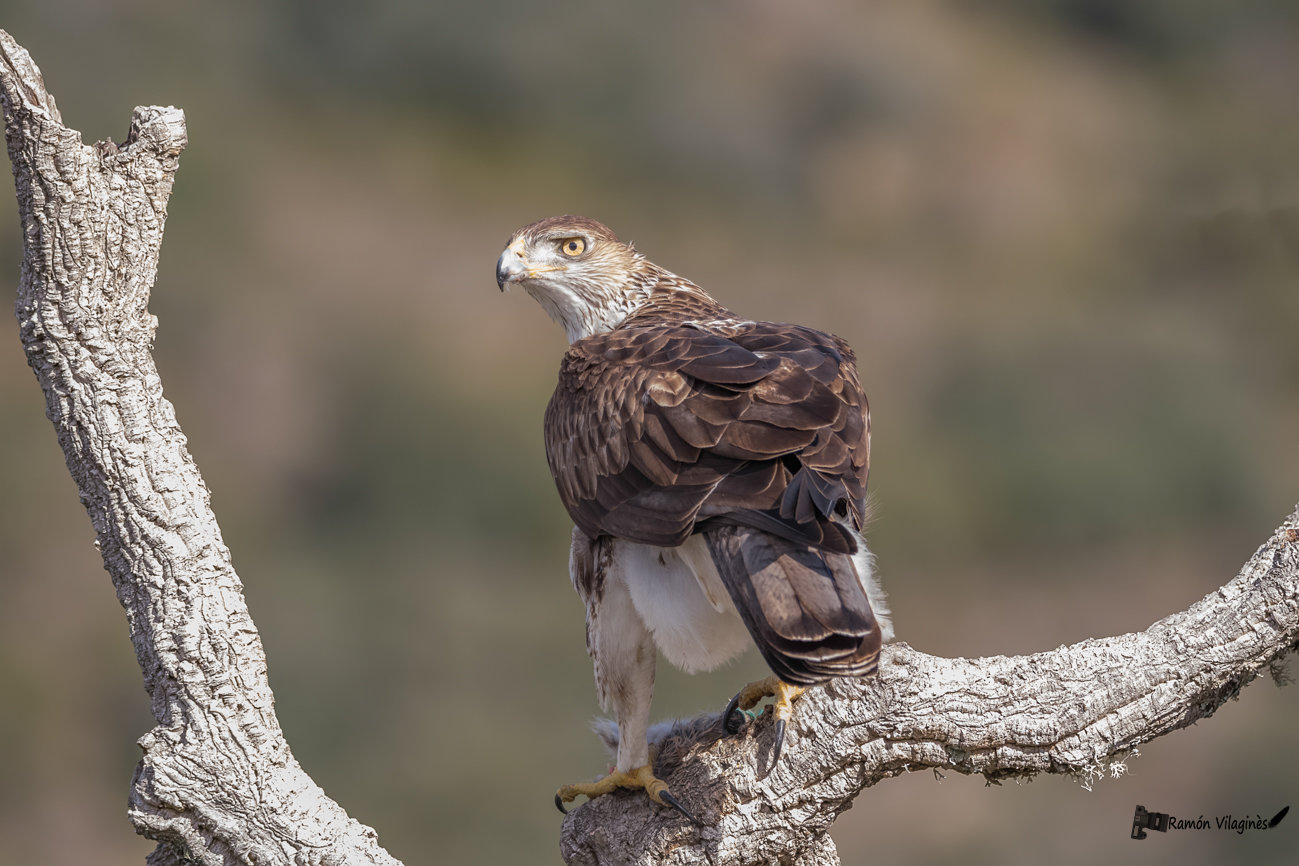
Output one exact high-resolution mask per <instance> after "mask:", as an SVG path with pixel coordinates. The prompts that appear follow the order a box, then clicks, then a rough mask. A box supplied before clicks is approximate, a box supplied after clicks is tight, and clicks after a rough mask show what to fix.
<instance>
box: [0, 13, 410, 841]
mask: <svg viewBox="0 0 1299 866" xmlns="http://www.w3.org/2000/svg"><path fill="white" fill-rule="evenodd" d="M0 95H2V97H3V103H4V119H5V137H6V140H7V142H8V145H9V158H10V159H11V160H12V161H13V167H14V181H15V185H16V187H17V192H18V210H19V217H20V220H21V224H22V228H23V263H22V275H21V279H20V282H19V286H18V302H17V305H16V313H17V315H18V321H19V324H20V331H21V336H22V342H23V347H24V348H25V349H26V351H27V359H28V362H29V363H30V364H31V366H32V369H33V370H34V371H35V372H36V378H37V379H38V380H39V381H40V384H41V387H42V388H43V389H44V391H45V400H46V406H47V414H48V415H49V418H50V420H51V421H53V422H54V428H55V430H56V431H57V433H58V438H59V444H60V445H61V446H62V447H63V453H64V455H65V457H66V459H67V464H68V470H69V471H70V472H71V473H72V477H73V479H74V480H75V481H76V483H77V487H78V489H79V490H80V491H81V501H82V503H84V504H85V506H86V510H87V511H88V512H89V514H90V520H91V523H93V524H94V527H95V533H96V536H97V544H98V546H99V548H100V552H101V553H102V554H103V557H104V564H105V566H106V567H107V569H108V572H109V574H110V575H112V578H113V584H114V586H116V588H117V597H118V599H119V600H120V601H121V603H122V606H123V607H124V608H125V609H126V618H127V622H128V623H129V625H130V630H131V641H132V643H134V645H135V653H136V657H137V658H138V659H139V662H140V667H141V669H142V670H143V672H144V684H145V688H146V689H147V690H148V692H149V695H150V696H151V698H152V701H153V715H154V718H155V719H157V721H158V726H157V727H155V728H154V729H153V730H152V731H150V732H149V733H147V734H146V735H145V736H144V737H143V738H141V740H140V747H141V748H142V749H143V750H144V757H143V758H142V759H141V761H140V765H139V768H138V769H137V770H136V773H135V778H134V780H133V782H132V785H131V793H130V818H131V822H132V823H133V824H134V825H135V829H136V831H137V832H139V833H141V834H143V835H145V836H147V837H149V838H151V839H156V840H158V842H159V843H160V844H159V846H158V848H157V849H156V850H155V851H154V853H153V854H152V855H150V857H149V862H150V863H154V864H170V863H180V862H182V861H193V862H198V863H203V864H222V863H247V864H253V863H257V864H275V863H282V864H286V866H288V864H293V866H304V864H343V863H349V864H350V863H357V864H360V863H375V864H397V863H398V861H396V860H395V859H393V858H392V857H391V856H390V855H389V854H388V853H387V852H386V851H384V850H383V848H381V847H380V846H379V843H378V841H377V838H376V836H375V833H374V831H373V830H371V829H370V828H368V827H365V826H363V825H361V824H359V823H357V822H356V821H354V820H352V819H351V818H349V817H348V815H347V813H346V812H344V811H343V809H342V808H341V807H340V806H339V805H338V804H337V803H335V802H334V801H333V800H330V799H329V798H328V797H327V796H325V793H324V792H323V791H322V790H321V789H320V788H319V787H318V786H317V785H316V784H315V783H314V782H312V781H311V778H310V777H309V776H307V774H306V773H305V772H303V770H302V768H301V767H300V766H298V763H297V761H295V760H294V758H293V754H292V753H291V752H290V751H289V746H288V744H287V743H286V742H285V741H284V735H283V733H282V732H281V731H280V725H279V721H278V720H277V719H276V717H275V708H274V698H273V696H272V695H271V689H270V686H269V685H268V683H267V679H266V657H265V655H264V653H263V651H262V644H261V640H260V639H259V637H258V635H257V629H256V628H255V627H254V626H253V621H252V619H251V618H250V617H249V615H248V609H247V607H246V606H245V604H244V597H243V587H242V586H241V584H240V582H239V577H238V576H237V575H236V574H235V572H234V569H233V568H232V567H231V565H230V552H229V551H228V550H227V549H226V546H225V544H224V543H223V542H222V540H221V531H220V529H219V527H218V526H217V522H216V518H215V517H214V516H213V514H212V511H211V509H210V507H209V504H208V490H207V487H206V486H205V485H204V484H203V479H202V478H201V477H200V476H199V472H198V469H197V468H196V467H195V465H194V461H193V460H192V459H191V458H190V455H189V452H188V451H187V450H186V448H185V437H184V435H183V434H182V433H181V430H180V427H179V426H178V425H177V424H176V418H175V413H174V412H173V410H172V406H171V404H170V403H169V402H167V400H166V399H164V398H163V396H162V383H161V381H160V380H159V378H158V372H157V370H156V369H155V367H154V364H153V358H152V357H151V356H150V347H151V344H152V341H153V332H154V329H155V327H156V326H157V320H156V319H155V318H154V317H153V316H152V315H150V314H149V312H148V310H147V303H148V300H149V290H150V288H151V287H152V285H153V281H154V277H155V275H156V272H157V265H158V251H159V247H160V246H161V244H162V232H163V224H164V222H165V219H166V214H167V199H168V197H169V196H170V194H171V185H172V178H173V177H174V176H175V173H176V167H177V160H178V157H179V155H180V152H181V150H183V149H184V147H185V143H186V138H185V116H184V114H183V113H182V112H181V111H179V110H178V109H175V108H159V107H149V108H137V109H136V110H135V113H134V115H133V116H132V118H131V128H130V133H129V134H128V135H127V139H126V142H125V143H124V144H122V145H120V146H118V145H114V144H113V143H111V142H101V143H99V144H97V145H94V146H93V147H87V146H85V145H83V144H82V143H81V135H80V133H78V132H75V131H74V130H71V129H68V128H66V127H64V126H63V125H62V121H61V118H60V117H59V111H58V108H57V107H56V106H55V104H54V98H53V97H52V96H51V95H50V94H49V93H48V92H46V90H45V84H44V82H43V80H42V79H41V74H40V70H39V69H37V68H36V65H35V64H34V63H33V62H32V59H31V57H30V56H29V55H28V54H27V52H26V51H25V50H23V48H21V47H20V46H19V45H18V44H17V43H15V42H14V41H13V39H12V38H11V37H10V36H9V34H7V33H5V32H3V31H0Z"/></svg>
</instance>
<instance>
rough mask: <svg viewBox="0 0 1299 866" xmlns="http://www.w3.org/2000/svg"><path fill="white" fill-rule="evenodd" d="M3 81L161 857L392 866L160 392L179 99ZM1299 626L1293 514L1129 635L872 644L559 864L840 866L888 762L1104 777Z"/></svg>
mask: <svg viewBox="0 0 1299 866" xmlns="http://www.w3.org/2000/svg"><path fill="white" fill-rule="evenodd" d="M0 97H2V98H3V105H4V117H5V133H6V139H7V141H8V147H9V155H10V159H11V160H12V161H13V165H14V177H15V185H16V187H17V194H18V205H19V212H20V218H21V224H22V226H23V239H24V258H23V265H22V274H21V280H20V285H19V291H18V303H17V307H16V312H17V315H18V319H19V322H20V326H21V327H20V330H21V337H22V341H23V345H24V347H25V348H26V351H27V356H28V359H29V361H30V363H31V366H32V369H33V370H34V371H35V373H36V376H37V379H38V380H39V381H40V384H41V387H42V388H43V389H44V392H45V395H46V401H47V407H48V410H47V411H48V414H49V417H50V419H51V421H52V422H53V423H54V426H55V430H56V431H57V434H58V438H59V443H60V445H61V446H62V447H63V451H64V454H65V456H66V458H67V463H68V469H69V471H70V472H71V474H72V477H73V478H74V479H75V481H76V483H77V485H78V488H79V489H80V492H81V498H82V501H83V502H84V503H85V505H86V509H87V511H88V512H89V515H90V519H91V522H92V523H93V524H94V528H95V532H96V535H97V540H98V544H99V547H100V549H101V551H102V553H103V556H104V563H105V565H106V567H107V569H108V572H109V574H110V575H111V576H112V579H113V582H114V585H115V586H116V588H117V593H118V598H119V599H120V600H121V603H122V606H123V607H124V608H125V610H126V614H127V621H128V624H129V626H130V632H131V639H132V641H133V643H134V645H135V649H136V654H137V657H138V659H139V662H140V666H141V669H142V670H143V672H144V680H145V686H146V688H147V690H148V691H149V694H150V696H151V698H152V702H153V713H154V716H155V718H156V719H157V721H158V725H157V727H156V728H154V729H153V730H152V731H151V732H149V733H148V734H146V735H145V736H144V737H143V738H142V739H141V741H140V745H141V748H142V749H143V751H144V756H143V758H142V759H141V762H140V766H139V768H138V770H137V772H136V774H135V779H134V780H133V783H132V788H131V795H130V818H131V821H132V822H133V823H134V825H135V827H136V829H137V831H138V832H140V833H142V834H144V835H145V836H148V837H150V838H153V839H157V840H158V841H159V843H160V844H159V847H158V849H157V850H156V851H155V852H154V854H153V855H151V857H150V862H151V863H154V864H164V863H165V864H172V863H180V862H182V861H186V860H188V861H195V862H200V863H204V864H221V863H231V864H233V863H247V864H252V863H259V864H266V863H284V864H290V863H292V864H295V866H297V864H336V863H337V864H341V863H381V864H396V863H397V861H396V860H394V859H393V858H392V857H391V856H389V855H388V854H387V853H386V852H385V851H384V850H383V849H382V848H381V847H379V845H378V842H377V840H376V838H375V834H374V831H373V830H371V829H370V828H368V827H365V826H362V825H361V824H358V823H357V822H356V821H353V820H352V819H351V818H349V817H348V816H347V814H346V813H345V812H344V811H343V810H342V809H341V808H340V807H339V806H338V805H337V804H336V803H334V802H333V801H332V800H330V799H329V798H328V797H326V796H325V794H324V792H322V791H321V790H320V788H319V787H317V786H316V785H315V783H313V782H312V781H311V779H310V778H309V777H308V776H307V775H306V774H305V773H304V772H303V771H302V769H301V768H300V767H299V766H298V764H297V762H296V761H295V760H294V758H293V756H292V753H291V752H290V750H289V747H288V744H287V743H286V742H285V740H284V737H283V734H282V733H281V731H280V727H279V723H278V720H277V719H276V717H275V712H274V704H273V698H272V695H271V691H270V688H269V685H268V684H267V679H266V662H265V656H264V654H263V651H262V646H261V641H260V639H259V638H258V635H257V631H256V629H255V627H254V626H253V622H252V620H251V618H250V617H249V615H248V611H247V608H246V606H245V604H244V599H243V592H242V587H241V585H240V582H239V578H238V576H237V575H236V574H235V572H234V570H233V568H232V567H231V565H230V555H229V551H228V550H227V549H226V547H225V544H224V543H223V542H222V540H221V533H220V530H219V528H218V526H217V523H216V519H215V517H214V516H213V514H212V512H211V509H210V507H209V502H208V492H207V488H206V487H205V486H204V484H203V481H202V478H201V477H200V476H199V473H198V470H197V468H196V467H195V465H194V463H193V460H192V459H191V458H190V456H189V453H188V452H187V450H186V448H185V439H184V436H183V435H182V433H181V431H180V428H179V426H178V425H177V424H176V419H175V416H174V413H173V411H172V407H171V405H170V404H169V403H168V402H167V401H166V400H165V399H164V398H163V396H162V386H161V382H160V380H159V378H158V374H157V371H156V369H155V368H154V365H153V360H152V358H151V356H150V344H151V341H152V337H153V332H154V329H155V327H156V324H157V323H156V320H155V319H154V317H153V316H151V315H150V314H149V313H148V310H147V301H148V296H149V291H150V288H151V287H152V284H153V280H154V276H155V272H156V268H157V261H158V251H159V247H160V244H161V242H162V232H163V225H164V221H165V217H166V207H167V199H168V196H169V194H170V191H171V184H172V179H173V177H174V175H175V172H176V168H177V161H178V157H179V154H180V152H181V150H182V149H183V148H184V146H185V123H184V116H183V114H182V113H181V112H180V111H179V110H177V109H175V108H158V107H150V108H137V109H136V110H135V114H134V116H133V118H132V122H131V128H130V133H129V135H128V137H127V140H126V142H125V143H124V144H122V145H120V146H118V145H114V144H112V143H110V142H102V143H100V144H97V145H95V146H93V147H87V146H85V145H83V144H82V143H81V137H80V135H79V134H78V133H77V132H75V131H72V130H70V129H67V128H65V127H64V126H63V125H62V122H61V119H60V117H59V113H58V109H57V108H56V106H55V104H54V99H53V97H51V96H50V95H49V94H48V93H47V92H46V90H45V87H44V83H43V82H42V80H41V76H40V72H39V70H37V68H36V66H35V65H34V64H33V63H32V61H31V58H30V57H29V56H28V55H27V52H26V51H24V50H23V49H22V48H21V47H19V46H18V45H17V44H16V43H14V41H13V40H12V39H11V38H10V37H9V36H8V34H6V33H4V32H3V31H0ZM1297 641H1299V512H1297V513H1295V514H1291V515H1290V517H1288V518H1287V519H1286V521H1285V523H1284V524H1283V525H1282V526H1281V527H1280V528H1279V529H1277V531H1276V532H1274V533H1273V534H1272V536H1271V537H1270V538H1269V539H1268V540H1267V542H1266V543H1264V544H1263V546H1262V547H1260V548H1259V550H1258V552H1257V553H1256V554H1255V555H1254V557H1253V558H1252V559H1251V560H1250V561H1249V562H1248V563H1246V565H1245V567H1244V568H1243V569H1242V571H1241V572H1240V574H1239V575H1238V576H1237V577H1236V578H1235V579H1233V580H1232V581H1230V582H1229V583H1227V584H1226V585H1225V586H1223V587H1222V588H1221V589H1219V590H1217V591H1215V592H1213V593H1211V594H1210V595H1208V596H1206V597H1205V598H1204V599H1202V600H1201V601H1200V602H1198V603H1197V604H1195V605H1193V606H1192V607H1191V608H1190V609H1188V610H1186V611H1184V612H1182V613H1178V614H1174V615H1172V616H1169V617H1167V618H1166V619H1163V620H1161V621H1159V622H1157V623H1155V624H1154V625H1152V626H1151V627H1150V628H1149V629H1147V630H1146V631H1144V632H1141V633H1136V634H1128V635H1123V636H1121V637H1114V638H1107V639H1104V640H1090V641H1084V642H1082V643H1079V644H1075V645H1073V646H1070V647H1061V648H1059V649H1057V650H1054V651H1051V652H1045V653H1038V654H1036V655H1031V656H1020V657H1013V658H1007V657H994V658H984V659H973V660H971V659H942V658H936V657H934V656H928V655H925V654H924V653H921V652H918V651H916V650H914V649H912V648H910V647H908V646H907V645H905V644H894V645H892V646H890V647H887V648H886V649H885V651H884V654H883V656H882V659H881V665H880V675H879V676H878V677H877V678H874V679H871V680H866V681H853V682H849V681H840V682H837V683H834V684H832V685H831V686H829V687H828V688H823V689H813V690H810V691H809V692H808V693H806V694H805V695H804V696H803V697H802V698H800V699H799V700H798V702H797V703H796V705H795V706H796V710H795V715H794V718H793V720H792V721H791V723H790V729H789V733H788V735H787V740H786V744H785V754H784V757H783V758H782V759H781V761H780V762H779V764H778V765H777V766H775V767H774V768H771V769H770V772H768V764H769V762H770V760H769V759H770V749H771V724H770V721H769V720H767V719H760V720H758V721H757V722H755V723H751V724H750V725H749V726H748V728H747V729H746V730H745V731H744V732H743V733H741V734H740V735H739V736H736V737H731V738H721V737H719V736H718V733H717V726H716V720H715V719H710V718H703V719H699V720H695V721H693V722H689V723H684V724H682V725H681V726H679V728H678V729H677V730H676V731H675V732H673V733H671V734H669V735H668V736H667V737H666V738H664V739H662V740H661V741H660V742H659V744H658V751H657V758H656V764H657V771H658V773H659V775H660V776H661V777H663V778H664V779H666V780H667V781H668V783H669V784H670V785H671V787H672V789H673V791H674V792H675V793H676V794H677V795H678V797H680V798H681V799H682V800H683V801H685V802H686V803H688V804H689V805H690V807H691V809H692V810H694V811H695V812H696V814H698V815H699V816H700V817H701V818H702V819H703V823H704V826H703V827H695V826H692V825H690V824H688V823H686V822H685V821H684V820H683V819H682V817H681V816H680V815H678V814H677V813H676V812H674V811H672V810H670V809H665V808H663V807H659V806H654V805H652V804H651V803H650V802H649V800H648V799H647V798H646V797H645V796H644V795H643V794H642V793H637V792H629V793H617V794H612V795H609V796H606V797H602V798H600V799H598V800H596V801H594V802H592V803H589V804H587V805H584V806H582V807H581V808H579V809H577V810H575V811H574V812H573V813H572V814H571V815H570V816H569V817H568V818H567V819H566V820H565V821H564V825H563V830H562V836H561V850H562V853H563V855H564V858H565V859H566V860H567V861H568V862H569V863H570V864H578V863H581V864H624V863H626V864H632V863H636V864H649V863H668V864H687V863H716V864H720V863H736V864H760V863H761V864H770V863H785V864H793V863H798V864H805V866H832V864H837V863H838V857H837V855H836V853H835V849H834V845H833V843H832V842H831V841H830V838H829V836H828V835H827V830H828V829H829V827H830V825H831V823H832V822H833V821H834V819H835V818H836V817H837V816H838V815H839V814H840V813H841V812H843V811H844V810H845V809H847V808H849V806H850V805H851V803H852V800H853V798H854V797H855V796H856V795H857V794H858V793H860V792H861V790H862V789H863V788H865V787H869V786H871V785H874V784H875V783H877V782H879V781H881V780H883V779H886V778H888V777H890V776H896V775H899V774H901V773H904V772H907V771H914V770H921V769H933V770H935V771H947V770H952V771H956V772H960V773H982V774H984V775H985V776H987V777H988V778H989V779H990V780H997V779H1001V778H1005V777H1011V776H1023V775H1032V774H1035V773H1042V772H1048V773H1065V774H1070V775H1073V776H1078V777H1082V778H1083V779H1084V780H1086V781H1088V782H1090V781H1092V780H1095V779H1097V778H1099V777H1101V776H1104V775H1106V774H1107V773H1110V774H1116V773H1118V772H1120V771H1121V769H1122V766H1123V763H1122V762H1123V760H1124V758H1125V756H1127V755H1128V754H1130V752H1131V750H1132V749H1133V748H1135V747H1136V746H1137V745H1139V744H1141V743H1143V742H1147V741H1149V740H1151V739H1153V738H1154V737H1157V736H1160V735H1162V734H1165V733H1168V732H1169V731H1173V730H1176V729H1178V728H1181V727H1185V726H1186V725H1189V724H1191V723H1192V722H1194V721H1196V720H1198V719H1201V718H1205V717H1207V716H1209V715H1212V714H1213V712H1214V711H1215V710H1216V709H1217V708H1218V707H1219V706H1220V705H1221V704H1222V703H1223V702H1224V701H1225V700H1226V699H1227V698H1229V697H1231V696H1233V695H1235V694H1236V693H1237V692H1238V691H1239V690H1240V688H1242V687H1243V686H1244V685H1245V684H1247V683H1248V682H1250V681H1251V680H1252V679H1254V678H1255V677H1256V676H1258V674H1259V673H1260V672H1261V671H1263V670H1264V669H1265V668H1267V667H1268V666H1269V665H1276V664H1278V663H1279V659H1280V658H1281V657H1282V656H1283V655H1284V654H1285V653H1286V652H1288V651H1289V650H1291V649H1293V648H1294V647H1295V645H1296V642H1297Z"/></svg>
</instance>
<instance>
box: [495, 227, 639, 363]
mask: <svg viewBox="0 0 1299 866" xmlns="http://www.w3.org/2000/svg"><path fill="white" fill-rule="evenodd" d="M653 270H654V268H653V266H652V265H650V264H649V263H648V262H646V261H645V257H644V256H642V255H641V254H640V253H638V252H636V248H635V247H634V246H632V245H631V244H629V243H623V242H622V241H620V240H618V236H617V235H616V234H614V233H613V232H612V231H611V230H610V229H609V228H608V227H607V226H604V225H602V224H601V223H598V222H596V221H595V220H593V219H587V218H586V217H580V216H557V217H548V218H547V219H544V220H540V221H538V222H535V223H532V224H531V225H527V226H524V227H523V228H521V229H519V230H518V231H516V232H515V233H514V234H513V235H511V236H510V240H509V242H508V243H507V244H506V245H505V251H504V252H502V253H501V257H500V258H499V259H497V260H496V285H497V286H498V287H500V289H501V291H505V288H506V286H509V285H511V284H514V283H517V284H519V285H521V286H523V288H524V289H525V290H527V292H528V294H529V295H532V297H533V298H535V299H536V300H537V303H539V304H541V306H542V307H543V308H544V309H545V310H546V312H547V313H549V314H550V317H551V318H552V319H554V320H555V321H556V322H558V323H559V324H560V325H562V326H563V328H564V332H565V333H566V334H567V335H568V341H569V342H570V343H572V342H574V341H576V340H580V339H582V338H583V337H589V336H591V335H592V334H600V333H604V332H605V331H610V330H613V329H614V328H616V327H617V326H618V325H619V324H620V323H621V322H622V321H623V319H625V318H627V316H629V315H631V314H632V313H633V312H634V311H635V310H636V309H637V308H638V307H640V306H641V305H642V304H644V303H645V301H646V300H648V299H649V295H650V291H651V289H652V288H653V284H654V282H655V280H654V279H652V278H651V275H652V273H653Z"/></svg>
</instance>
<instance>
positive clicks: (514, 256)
mask: <svg viewBox="0 0 1299 866" xmlns="http://www.w3.org/2000/svg"><path fill="white" fill-rule="evenodd" d="M527 271H528V267H527V263H526V262H525V261H524V260H523V256H522V255H521V254H520V252H519V250H518V249H516V248H515V247H513V246H510V247H506V249H505V252H503V253H501V257H500V258H499V259H497V260H496V288H498V289H500V290H501V291H502V292H503V291H505V284H506V283H513V282H515V281H517V280H520V279H522V278H523V275H524V274H526V273H527Z"/></svg>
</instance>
